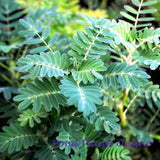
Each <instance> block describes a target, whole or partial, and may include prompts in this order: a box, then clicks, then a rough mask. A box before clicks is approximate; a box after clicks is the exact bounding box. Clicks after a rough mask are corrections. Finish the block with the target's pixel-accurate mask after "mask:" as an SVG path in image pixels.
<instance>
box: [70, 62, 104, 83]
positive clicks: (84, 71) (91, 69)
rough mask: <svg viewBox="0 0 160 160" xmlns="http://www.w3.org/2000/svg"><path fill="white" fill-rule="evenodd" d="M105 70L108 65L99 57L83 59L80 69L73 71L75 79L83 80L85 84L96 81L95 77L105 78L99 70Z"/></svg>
mask: <svg viewBox="0 0 160 160" xmlns="http://www.w3.org/2000/svg"><path fill="white" fill-rule="evenodd" d="M105 70H106V67H105V66H104V64H103V62H102V61H100V60H97V59H87V60H84V61H82V63H81V65H80V67H79V70H78V71H75V70H73V71H72V75H73V77H74V78H75V79H77V80H78V81H83V82H84V83H85V84H86V83H87V82H88V81H89V82H91V83H94V81H95V78H94V77H96V78H98V79H103V76H102V75H101V74H100V73H99V72H100V71H105Z"/></svg>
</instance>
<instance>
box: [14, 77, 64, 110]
mask: <svg viewBox="0 0 160 160" xmlns="http://www.w3.org/2000/svg"><path fill="white" fill-rule="evenodd" d="M46 86H47V87H46ZM19 92H20V93H22V94H21V95H18V96H16V97H14V100H15V101H23V102H21V103H20V104H19V106H18V108H19V109H21V110H24V109H26V108H28V107H29V105H30V104H33V111H34V112H35V113H38V112H40V109H41V106H42V105H43V106H44V108H45V110H46V111H47V112H49V111H51V108H52V106H53V107H54V108H59V103H60V102H62V103H63V102H65V99H64V97H63V96H62V95H61V94H60V91H59V88H58V84H57V82H56V80H55V79H54V78H52V79H51V81H50V80H48V79H47V78H43V79H42V81H41V80H39V79H36V80H35V83H27V84H26V88H21V89H19Z"/></svg>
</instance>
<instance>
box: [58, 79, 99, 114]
mask: <svg viewBox="0 0 160 160" xmlns="http://www.w3.org/2000/svg"><path fill="white" fill-rule="evenodd" d="M61 82H62V85H61V86H60V89H61V93H62V94H64V95H65V96H66V97H69V99H68V104H69V105H75V106H77V107H78V111H80V112H83V115H84V117H85V116H88V115H89V114H90V113H92V112H96V111H97V108H96V105H95V104H98V105H101V104H102V101H101V99H100V98H99V97H101V96H102V93H101V92H100V88H99V87H98V86H97V85H83V84H82V85H81V84H79V82H76V81H75V80H74V79H73V78H66V77H64V79H63V80H62V81H61ZM93 93H94V94H93Z"/></svg>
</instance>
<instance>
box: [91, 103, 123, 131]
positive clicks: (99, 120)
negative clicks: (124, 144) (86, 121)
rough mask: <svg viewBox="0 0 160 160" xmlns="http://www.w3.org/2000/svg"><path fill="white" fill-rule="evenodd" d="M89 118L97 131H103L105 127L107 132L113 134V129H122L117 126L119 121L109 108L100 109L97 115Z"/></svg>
mask: <svg viewBox="0 0 160 160" xmlns="http://www.w3.org/2000/svg"><path fill="white" fill-rule="evenodd" d="M89 117H90V123H91V124H94V125H95V128H96V130H97V131H99V130H100V129H101V126H102V125H103V126H104V129H105V131H106V132H108V133H111V129H112V130H119V129H120V126H119V125H118V124H117V122H118V121H119V119H118V118H117V117H116V115H115V113H114V112H112V111H111V110H110V108H109V107H107V106H102V107H98V111H97V112H96V113H92V114H91V115H90V116H89Z"/></svg>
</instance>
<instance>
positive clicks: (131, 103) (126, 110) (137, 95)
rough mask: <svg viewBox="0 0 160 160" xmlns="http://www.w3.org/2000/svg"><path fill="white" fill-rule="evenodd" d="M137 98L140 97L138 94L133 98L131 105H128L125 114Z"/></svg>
mask: <svg viewBox="0 0 160 160" xmlns="http://www.w3.org/2000/svg"><path fill="white" fill-rule="evenodd" d="M137 96H138V92H137V94H136V95H135V96H134V97H133V99H132V100H131V101H130V103H129V104H128V106H127V108H126V110H125V111H124V113H125V114H126V113H127V111H128V109H129V108H130V107H131V105H132V103H133V102H134V100H135V99H136V98H137Z"/></svg>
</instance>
